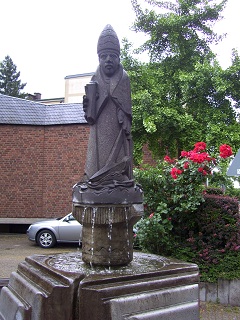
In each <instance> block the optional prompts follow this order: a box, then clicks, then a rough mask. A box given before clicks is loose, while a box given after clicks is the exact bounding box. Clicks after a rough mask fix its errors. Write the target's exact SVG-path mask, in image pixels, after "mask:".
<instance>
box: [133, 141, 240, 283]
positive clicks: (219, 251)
mask: <svg viewBox="0 0 240 320" xmlns="http://www.w3.org/2000/svg"><path fill="white" fill-rule="evenodd" d="M204 147H205V144H204V143H197V144H196V145H195V148H194V149H193V150H192V151H190V152H186V151H184V152H183V153H182V158H181V159H180V160H176V159H170V158H169V157H165V161H159V162H158V164H157V166H156V167H154V168H153V167H146V168H142V169H141V170H140V169H136V170H135V176H136V179H137V181H138V182H140V183H141V184H142V186H143V190H144V196H145V203H144V209H145V217H144V218H143V219H142V220H141V221H140V222H139V223H138V224H137V229H138V233H137V237H136V243H137V245H138V246H139V247H140V248H141V249H142V250H144V251H148V252H151V253H156V254H161V255H166V256H173V257H176V258H179V259H181V260H185V261H189V262H195V263H197V264H198V265H199V268H200V271H201V277H202V279H206V278H208V279H210V280H211V281H215V280H216V276H220V275H221V277H225V278H226V277H233V276H234V274H235V275H236V274H239V272H240V265H239V267H238V268H237V267H236V263H235V261H239V255H240V218H239V211H238V210H239V209H238V201H237V199H236V198H232V197H229V196H224V195H223V190H222V189H220V188H209V187H208V188H206V187H205V185H204V182H205V181H206V178H207V177H208V176H209V175H210V173H211V170H212V168H213V167H214V165H216V164H217V163H219V162H220V161H221V159H218V161H217V160H216V158H213V157H210V156H209V154H208V153H206V152H205V151H204V150H205V149H204ZM228 147H229V146H227V145H224V148H223V149H222V150H226V151H227V153H226V154H225V153H224V154H223V153H222V155H224V156H223V159H226V158H227V154H228V155H230V154H231V152H229V148H228ZM223 159H222V160H223ZM173 169H174V170H173ZM204 190H205V191H204ZM212 193H214V194H213V195H212ZM225 259H227V260H228V261H230V263H229V265H228V269H225V270H223V269H221V268H223V267H225ZM226 270H227V271H226ZM214 274H215V276H214Z"/></svg>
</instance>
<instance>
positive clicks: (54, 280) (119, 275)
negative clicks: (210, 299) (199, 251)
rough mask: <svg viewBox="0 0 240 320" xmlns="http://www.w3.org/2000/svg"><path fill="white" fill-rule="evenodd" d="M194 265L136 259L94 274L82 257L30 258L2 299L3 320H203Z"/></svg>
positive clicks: (97, 269) (145, 257) (136, 256)
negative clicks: (200, 313) (200, 316)
mask: <svg viewBox="0 0 240 320" xmlns="http://www.w3.org/2000/svg"><path fill="white" fill-rule="evenodd" d="M198 283H199V274H198V267H197V266H196V265H194V264H190V263H184V262H181V261H176V260H172V259H166V258H164V257H159V256H156V255H148V254H143V253H134V256H133V261H132V262H131V263H130V264H129V265H128V266H125V267H111V268H108V267H95V268H91V267H90V266H89V265H87V264H85V263H84V262H83V261H82V256H81V253H77V252H76V253H68V254H65V255H64V254H59V255H53V256H39V255H35V256H31V257H27V258H26V259H25V261H24V262H22V263H20V264H19V265H18V270H17V272H13V273H12V274H11V277H10V281H9V285H8V287H4V288H3V289H2V292H1V295H0V319H1V320H16V319H18V320H30V319H31V320H52V319H58V320H70V319H71V320H90V319H91V320H124V319H125V320H126V319H129V320H134V319H135V320H136V319H137V320H159V319H164V320H165V319H168V320H176V319H178V320H199V288H198V286H199V284H198Z"/></svg>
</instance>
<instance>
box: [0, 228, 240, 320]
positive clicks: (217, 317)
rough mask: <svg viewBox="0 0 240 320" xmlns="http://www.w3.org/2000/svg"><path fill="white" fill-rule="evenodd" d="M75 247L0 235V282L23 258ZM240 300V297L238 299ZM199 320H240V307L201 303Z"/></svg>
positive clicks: (60, 251) (76, 249) (68, 250)
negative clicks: (41, 244)
mask: <svg viewBox="0 0 240 320" xmlns="http://www.w3.org/2000/svg"><path fill="white" fill-rule="evenodd" d="M78 250H79V247H78V246H77V245H66V244H61V245H58V246H57V247H55V248H52V249H42V248H40V247H38V246H37V245H36V244H35V243H33V242H30V241H29V240H28V239H27V236H26V235H25V234H4V233H2V234H0V257H1V259H0V280H1V279H7V278H9V277H10V275H11V273H12V272H13V271H16V270H17V266H18V264H19V263H20V262H21V261H24V260H25V257H27V256H31V255H33V254H46V255H48V254H55V253H56V254H57V253H62V252H70V251H71V252H74V251H78ZM239 299H240V297H239ZM200 312H201V316H200V319H201V320H240V307H228V306H222V305H219V304H214V303H201V310H200Z"/></svg>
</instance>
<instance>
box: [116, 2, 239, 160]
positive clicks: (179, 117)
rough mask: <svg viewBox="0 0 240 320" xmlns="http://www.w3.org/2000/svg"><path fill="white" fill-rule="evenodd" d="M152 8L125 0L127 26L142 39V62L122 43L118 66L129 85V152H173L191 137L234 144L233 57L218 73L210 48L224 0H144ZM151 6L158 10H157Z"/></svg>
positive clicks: (187, 144) (235, 78)
mask: <svg viewBox="0 0 240 320" xmlns="http://www.w3.org/2000/svg"><path fill="white" fill-rule="evenodd" d="M146 2H147V3H148V5H149V6H153V7H154V8H155V9H156V10H155V11H154V10H150V9H146V10H143V9H142V8H141V7H140V5H139V4H138V3H137V1H136V0H132V4H133V8H134V10H135V13H136V21H135V23H134V29H135V31H136V32H144V33H145V34H146V35H147V36H148V40H147V41H146V42H145V43H144V44H143V45H142V46H141V47H140V48H139V49H138V53H141V52H143V51H148V53H149V59H150V62H149V63H140V62H139V61H137V60H136V59H134V58H133V55H132V51H131V50H132V48H131V45H130V44H129V43H128V42H127V41H126V40H125V41H124V49H123V54H122V57H123V61H122V63H123V65H124V67H125V69H126V70H127V71H128V73H129V75H130V78H131V84H132V100H133V113H134V123H133V130H132V131H133V137H134V141H135V155H136V158H137V159H138V160H139V159H140V150H141V146H142V145H143V144H144V143H146V142H147V143H148V145H149V148H150V149H151V150H152V151H153V153H154V154H155V156H156V157H160V156H162V155H163V154H166V153H169V154H170V155H172V156H178V155H179V152H180V150H183V149H189V148H190V147H191V145H193V144H194V143H195V142H196V141H206V142H207V143H208V144H210V145H219V144H223V143H228V144H230V145H231V146H232V147H233V150H234V152H235V151H236V150H237V149H238V148H239V142H240V141H239V140H240V138H239V134H237V132H239V122H238V121H237V110H238V109H237V108H239V98H240V97H239V92H240V82H239V66H240V65H239V58H238V55H237V53H236V52H235V56H234V59H233V64H232V67H231V68H229V69H227V70H223V69H222V68H221V67H220V65H219V63H218V62H217V60H216V57H215V55H214V54H213V52H212V51H211V48H210V45H211V44H212V43H213V42H217V41H220V40H221V37H220V36H217V35H216V34H215V33H214V32H213V30H212V26H213V23H214V22H216V21H218V20H219V19H220V18H221V16H220V14H221V11H222V10H223V8H224V6H225V4H226V2H227V0H224V1H221V2H220V3H219V4H216V1H206V0H176V1H175V3H173V2H167V1H166V2H163V1H156V0H146ZM156 11H157V12H156Z"/></svg>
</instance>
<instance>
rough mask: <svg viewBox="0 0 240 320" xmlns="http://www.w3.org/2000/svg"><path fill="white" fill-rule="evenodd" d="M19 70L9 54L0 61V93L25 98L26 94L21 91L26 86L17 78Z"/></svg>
mask: <svg viewBox="0 0 240 320" xmlns="http://www.w3.org/2000/svg"><path fill="white" fill-rule="evenodd" d="M19 77H20V72H19V71H18V72H17V67H16V65H15V64H14V63H13V61H12V59H11V58H10V57H9V56H6V57H5V59H4V60H3V61H2V62H1V63H0V93H2V94H6V95H9V96H13V97H19V98H25V97H26V94H25V93H23V92H21V90H23V89H24V87H25V86H26V83H22V82H21V80H20V79H19Z"/></svg>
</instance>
